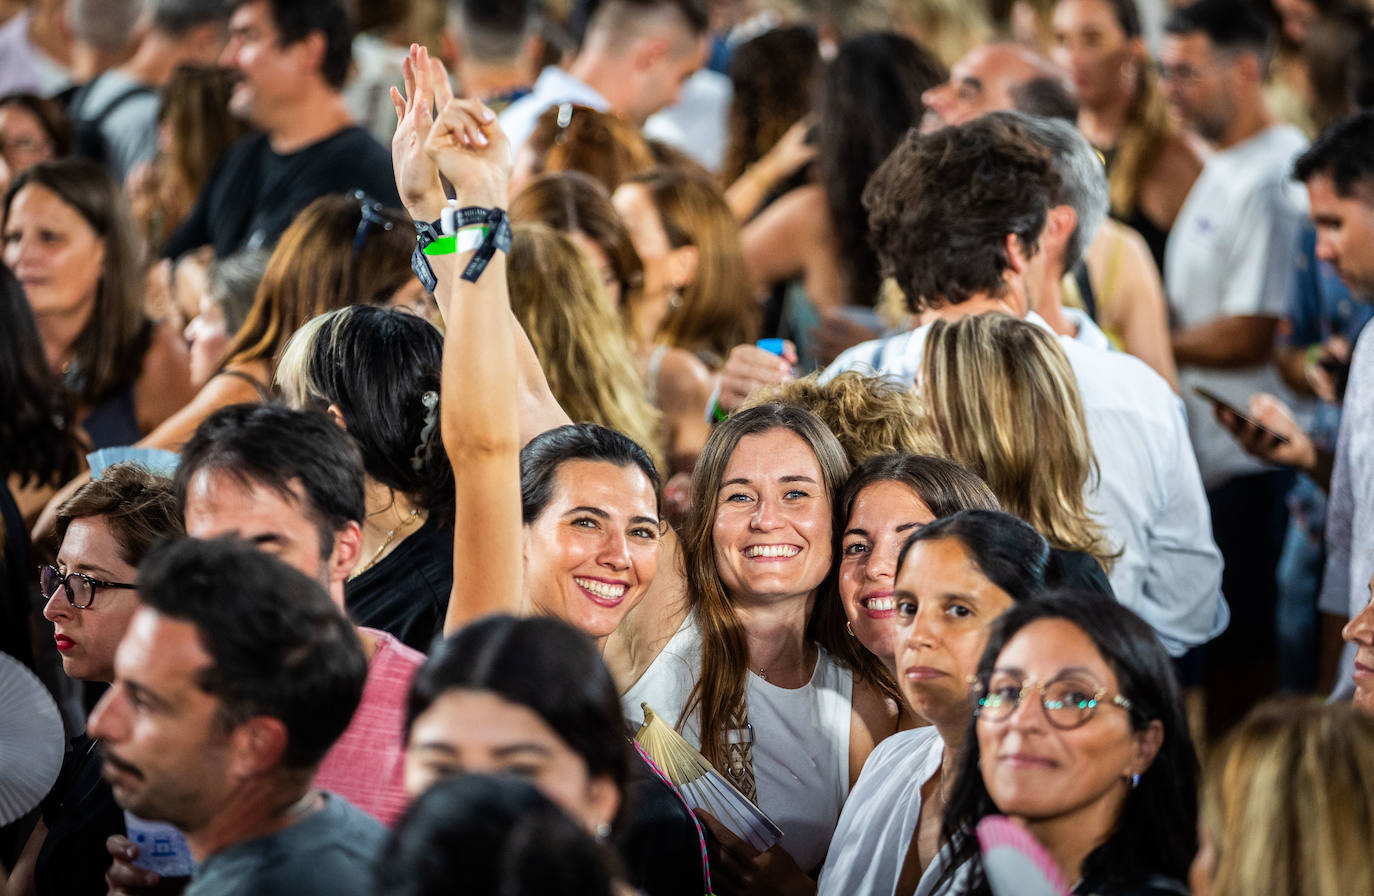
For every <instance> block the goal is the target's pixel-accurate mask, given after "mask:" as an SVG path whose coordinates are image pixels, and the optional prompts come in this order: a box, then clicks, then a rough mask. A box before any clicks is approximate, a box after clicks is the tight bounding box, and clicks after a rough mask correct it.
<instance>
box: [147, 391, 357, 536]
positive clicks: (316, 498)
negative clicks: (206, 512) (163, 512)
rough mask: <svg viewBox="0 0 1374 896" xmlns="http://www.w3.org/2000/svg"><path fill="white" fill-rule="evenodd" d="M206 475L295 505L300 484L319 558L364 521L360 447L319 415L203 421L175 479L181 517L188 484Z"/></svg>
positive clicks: (264, 413)
mask: <svg viewBox="0 0 1374 896" xmlns="http://www.w3.org/2000/svg"><path fill="white" fill-rule="evenodd" d="M201 470H214V471H217V472H224V473H227V474H229V475H231V476H233V477H235V478H236V479H238V480H239V481H240V482H242V483H244V484H245V485H248V484H250V483H257V484H261V485H265V486H267V487H268V488H270V489H273V490H274V491H276V492H278V493H279V494H281V495H282V496H283V497H286V498H289V499H290V500H291V501H295V500H297V497H296V495H295V493H294V492H293V491H292V490H291V483H292V482H293V481H299V482H300V484H301V491H302V492H303V494H304V498H305V500H304V503H303V506H302V508H301V509H302V510H303V511H304V512H305V514H306V516H307V517H309V518H310V519H311V520H313V521H314V523H315V525H316V526H317V527H318V529H319V536H320V554H321V556H328V555H329V553H330V552H331V551H332V550H333V549H334V533H335V532H337V531H339V529H341V528H343V527H344V526H345V525H347V524H348V523H350V522H356V523H361V522H362V521H363V519H364V518H365V517H366V516H367V501H366V496H365V493H364V486H363V475H364V474H363V457H362V452H360V451H359V450H358V443H357V441H356V440H354V439H352V438H350V437H349V435H348V433H346V432H344V430H343V428H342V427H340V426H339V425H338V424H336V423H335V422H334V421H333V420H332V419H331V418H330V417H329V416H327V415H326V414H322V413H319V412H312V411H293V410H290V409H289V408H284V407H282V406H280V405H271V404H238V405H230V406H229V407H227V408H221V409H220V410H218V411H216V412H215V413H213V414H211V415H210V416H209V417H206V418H205V420H204V421H202V422H201V424H200V426H198V427H196V431H195V434H194V435H192V436H191V440H190V441H189V442H187V443H186V445H185V446H184V447H183V448H182V449H181V463H180V464H179V465H178V466H177V472H176V476H175V478H174V480H173V481H174V484H175V487H176V496H177V504H178V505H180V507H181V509H182V512H183V514H184V513H185V511H186V492H187V489H188V488H189V486H190V484H191V479H192V478H194V477H195V475H196V474H197V473H199V472H200V471H201Z"/></svg>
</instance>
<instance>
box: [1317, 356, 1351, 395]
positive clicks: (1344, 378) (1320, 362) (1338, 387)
mask: <svg viewBox="0 0 1374 896" xmlns="http://www.w3.org/2000/svg"><path fill="white" fill-rule="evenodd" d="M1317 366H1318V367H1320V368H1321V369H1322V370H1325V371H1326V372H1327V373H1328V374H1330V376H1331V385H1332V387H1333V388H1334V390H1335V392H1336V400H1337V401H1342V400H1344V398H1345V387H1346V384H1347V383H1348V382H1349V381H1350V362H1349V361H1342V360H1341V359H1340V358H1337V357H1334V356H1332V355H1328V354H1325V353H1323V354H1322V355H1321V356H1319V357H1318V358H1317Z"/></svg>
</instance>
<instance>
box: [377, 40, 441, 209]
mask: <svg viewBox="0 0 1374 896" xmlns="http://www.w3.org/2000/svg"><path fill="white" fill-rule="evenodd" d="M401 75H402V77H403V78H404V79H405V88H406V92H405V95H404V96H403V95H402V94H401V92H400V91H399V90H397V89H396V88H395V87H393V88H391V103H392V105H393V106H395V107H396V133H395V134H394V135H393V136H392V138H391V167H392V170H393V171H394V172H395V175H396V190H397V191H398V192H399V193H400V195H401V201H402V202H403V203H405V207H406V209H407V210H408V211H410V213H411V216H412V217H415V218H417V219H420V220H424V221H431V220H433V219H435V218H437V217H439V212H440V210H441V209H442V208H443V207H444V193H443V186H442V185H441V184H440V183H439V169H438V168H437V167H436V166H435V164H434V160H433V159H432V158H430V156H429V154H428V153H426V152H425V141H426V140H428V139H429V134H430V131H431V129H432V128H433V127H434V112H433V107H434V105H435V104H436V103H437V104H438V107H439V108H441V109H442V108H443V107H444V106H445V105H446V104H447V103H448V101H449V100H450V99H452V98H453V91H452V90H450V89H449V83H448V72H447V71H445V70H444V64H443V63H442V62H440V61H439V60H437V59H431V58H430V56H429V50H428V49H426V48H425V47H422V46H420V45H418V44H411V45H410V55H409V56H407V57H406V59H405V61H404V62H402V63H401Z"/></svg>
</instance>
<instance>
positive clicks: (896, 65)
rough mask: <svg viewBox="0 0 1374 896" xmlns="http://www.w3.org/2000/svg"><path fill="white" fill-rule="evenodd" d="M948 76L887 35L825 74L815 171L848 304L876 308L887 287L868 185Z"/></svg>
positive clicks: (862, 40) (844, 51)
mask: <svg viewBox="0 0 1374 896" xmlns="http://www.w3.org/2000/svg"><path fill="white" fill-rule="evenodd" d="M948 76H949V74H948V72H946V71H945V66H944V64H943V63H942V62H940V60H939V58H938V57H937V56H936V55H935V54H934V53H932V52H930V51H929V50H927V49H926V48H925V47H923V46H921V45H920V44H917V43H915V42H914V41H912V40H910V39H909V38H906V37H903V36H902V35H900V34H893V33H890V32H884V31H877V32H873V33H871V34H864V35H860V36H859V37H855V38H853V39H851V40H847V41H845V42H844V44H842V45H841V46H840V51H839V53H837V54H836V56H835V58H834V60H833V61H832V62H831V63H830V64H829V65H828V66H827V67H826V69H825V76H824V77H823V78H822V80H821V89H820V95H819V97H818V98H817V112H818V116H817V117H818V119H819V121H820V128H819V131H818V133H817V161H816V169H817V171H818V173H819V175H820V182H821V185H822V186H823V187H824V188H825V200H826V206H827V207H828V208H829V210H830V220H831V221H833V222H834V224H835V236H836V238H837V240H838V242H839V258H840V265H841V269H842V270H843V272H844V281H845V291H846V299H847V301H848V302H849V304H851V305H866V306H869V307H871V306H872V305H873V304H874V303H875V302H876V300H877V298H878V287H879V286H880V285H881V283H882V278H881V277H879V275H878V259H877V257H876V255H875V254H874V252H873V249H872V247H871V246H870V245H869V241H868V213H867V212H866V211H864V204H863V191H864V184H865V183H867V181H868V178H869V175H871V174H872V173H873V172H874V171H876V170H877V168H878V166H879V165H881V164H882V163H883V160H884V159H886V158H887V156H888V154H889V153H891V152H892V148H893V147H894V146H896V145H897V144H898V143H899V142H901V139H902V137H903V135H905V134H906V133H907V131H908V130H910V129H911V128H913V127H915V126H917V125H918V124H920V122H921V116H922V115H924V114H925V103H923V102H922V101H921V94H923V93H925V92H926V91H927V90H929V89H930V88H932V87H934V86H935V85H937V84H940V83H942V82H944V80H945V79H946V78H947V77H948Z"/></svg>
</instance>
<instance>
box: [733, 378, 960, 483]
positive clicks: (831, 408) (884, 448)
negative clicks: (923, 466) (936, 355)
mask: <svg viewBox="0 0 1374 896" xmlns="http://www.w3.org/2000/svg"><path fill="white" fill-rule="evenodd" d="M766 402H777V403H778V404H787V405H793V406H795V407H800V408H806V409H807V410H808V411H810V412H811V413H813V414H815V415H816V416H817V417H819V418H820V419H821V422H822V423H824V424H825V425H826V426H827V427H828V428H829V429H830V431H831V432H832V433H834V434H835V438H836V439H838V440H839V442H840V447H841V448H843V449H844V453H845V455H846V456H847V457H848V458H849V464H850V466H853V467H857V466H858V465H859V464H861V463H863V462H864V461H866V460H868V459H869V458H870V457H877V456H878V455H880V454H896V453H899V452H900V453H907V454H940V453H941V449H940V443H939V441H938V440H937V439H936V438H935V434H934V433H933V432H931V430H930V427H929V426H928V425H927V422H926V420H925V418H924V417H923V416H922V414H921V405H920V402H919V401H918V400H917V399H916V395H915V393H914V392H912V391H911V389H909V388H907V387H906V386H903V385H902V384H901V383H899V382H897V381H896V380H894V379H891V378H890V377H883V376H865V375H864V374H862V373H859V372H858V371H854V370H847V371H845V372H844V373H841V374H840V375H839V376H837V377H835V378H834V379H832V380H831V381H830V382H828V383H821V382H820V374H819V372H818V373H813V374H810V375H808V376H804V377H802V378H801V379H797V380H792V381H791V382H788V383H783V384H781V385H778V386H772V387H769V388H766V389H760V390H759V391H758V392H756V393H755V394H754V395H752V396H750V398H749V400H748V401H746V402H745V403H744V405H743V406H742V407H745V408H748V407H753V406H754V405H757V404H764V403H766Z"/></svg>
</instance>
